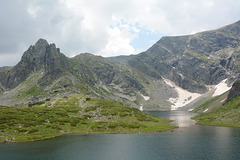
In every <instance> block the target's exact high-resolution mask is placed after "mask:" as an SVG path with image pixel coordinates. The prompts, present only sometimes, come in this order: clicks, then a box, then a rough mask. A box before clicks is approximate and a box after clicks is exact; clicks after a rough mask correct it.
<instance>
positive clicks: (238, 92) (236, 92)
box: [228, 79, 240, 99]
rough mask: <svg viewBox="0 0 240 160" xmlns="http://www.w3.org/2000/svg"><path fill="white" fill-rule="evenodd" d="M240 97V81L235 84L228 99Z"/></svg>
mask: <svg viewBox="0 0 240 160" xmlns="http://www.w3.org/2000/svg"><path fill="white" fill-rule="evenodd" d="M238 96H240V79H238V80H237V81H236V82H234V83H233V85H232V88H231V90H230V92H229V94H228V99H231V98H235V97H238Z"/></svg>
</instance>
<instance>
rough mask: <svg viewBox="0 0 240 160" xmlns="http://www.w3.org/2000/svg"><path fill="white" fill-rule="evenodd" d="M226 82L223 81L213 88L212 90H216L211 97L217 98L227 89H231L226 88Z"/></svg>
mask: <svg viewBox="0 0 240 160" xmlns="http://www.w3.org/2000/svg"><path fill="white" fill-rule="evenodd" d="M226 81H227V79H224V80H222V81H221V82H220V83H219V84H217V85H216V86H215V87H214V89H216V90H215V92H214V93H213V95H212V97H215V96H219V95H221V94H223V93H224V92H226V91H228V90H229V89H231V87H228V86H227V83H226Z"/></svg>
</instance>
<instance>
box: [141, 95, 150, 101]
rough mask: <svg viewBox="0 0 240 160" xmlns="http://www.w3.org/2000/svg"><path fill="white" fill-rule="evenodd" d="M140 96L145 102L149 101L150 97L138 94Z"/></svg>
mask: <svg viewBox="0 0 240 160" xmlns="http://www.w3.org/2000/svg"><path fill="white" fill-rule="evenodd" d="M140 95H141V96H142V97H143V98H144V100H145V101H148V100H149V99H150V97H148V96H144V95H142V94H140Z"/></svg>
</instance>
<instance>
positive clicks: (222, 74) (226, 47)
mask: <svg viewBox="0 0 240 160" xmlns="http://www.w3.org/2000/svg"><path fill="white" fill-rule="evenodd" d="M239 30H240V21H239V22H237V23H235V24H232V25H229V26H226V27H223V28H220V29H217V30H213V31H208V32H202V33H197V34H194V35H189V36H178V37H163V38H161V39H160V40H159V41H158V42H157V43H156V44H154V45H153V46H152V47H151V48H150V49H148V50H147V51H146V52H143V53H141V54H139V55H137V56H135V57H134V58H133V59H131V60H130V61H129V62H128V64H129V65H130V66H131V67H134V68H136V69H138V70H139V71H141V72H142V73H145V74H146V75H147V76H149V77H151V78H155V79H161V78H162V77H164V78H167V79H170V80H172V81H173V82H175V83H176V84H177V85H178V86H180V87H182V88H183V89H187V90H188V91H191V92H197V93H204V92H206V91H207V88H206V86H205V85H216V84H218V83H219V82H221V81H222V80H223V79H225V78H227V77H229V76H230V75H233V74H234V73H236V72H239V69H238V67H237V66H239V61H238V60H239V49H240V48H239V43H240V33H239Z"/></svg>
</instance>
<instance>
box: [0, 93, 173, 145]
mask: <svg viewBox="0 0 240 160" xmlns="http://www.w3.org/2000/svg"><path fill="white" fill-rule="evenodd" d="M169 123H170V120H166V119H162V118H159V117H156V116H153V115H150V114H146V113H143V112H140V111H139V110H138V109H134V108H128V107H125V106H124V105H123V104H121V103H118V102H113V101H109V100H103V99H97V98H92V97H91V98H89V97H86V96H83V95H72V96H69V97H65V98H61V99H57V100H56V99H54V100H50V99H48V101H43V102H37V103H34V104H32V105H31V106H30V107H28V106H20V107H7V106H0V142H26V141H34V140H42V139H47V138H52V137H55V136H60V135H63V134H68V133H139V132H161V131H166V130H171V129H173V128H176V126H169Z"/></svg>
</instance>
